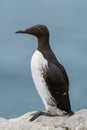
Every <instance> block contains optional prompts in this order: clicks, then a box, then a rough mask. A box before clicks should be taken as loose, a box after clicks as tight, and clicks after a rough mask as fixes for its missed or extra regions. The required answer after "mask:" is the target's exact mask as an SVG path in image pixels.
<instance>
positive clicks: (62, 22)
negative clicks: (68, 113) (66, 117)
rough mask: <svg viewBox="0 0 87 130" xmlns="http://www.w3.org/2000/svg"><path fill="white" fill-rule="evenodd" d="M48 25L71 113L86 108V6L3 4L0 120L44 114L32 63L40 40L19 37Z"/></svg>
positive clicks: (27, 1) (80, 1) (77, 0)
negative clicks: (62, 70)
mask: <svg viewBox="0 0 87 130" xmlns="http://www.w3.org/2000/svg"><path fill="white" fill-rule="evenodd" d="M35 24H45V25H46V26H48V28H49V31H50V44H51V47H52V49H53V51H54V52H55V54H56V56H57V58H58V60H59V61H60V62H61V64H63V66H64V67H65V69H66V71H67V73H68V76H69V80H70V100H71V105H72V109H73V110H74V111H77V110H79V109H82V108H87V101H86V99H87V0H51V1H50V0H43V1H41V0H7V1H6V0H0V117H5V118H14V117H18V116H20V115H22V114H24V113H26V112H29V111H36V110H44V109H45V108H44V105H43V103H42V101H41V99H40V97H39V95H38V93H37V91H36V89H35V86H34V83H33V80H32V77H31V71H30V60H31V57H32V54H33V53H34V51H35V49H36V48H37V39H36V38H35V37H33V36H28V35H22V34H20V35H17V34H15V32H16V31H17V30H20V29H25V28H27V27H30V26H32V25H35Z"/></svg>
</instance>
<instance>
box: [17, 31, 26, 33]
mask: <svg viewBox="0 0 87 130" xmlns="http://www.w3.org/2000/svg"><path fill="white" fill-rule="evenodd" d="M15 33H26V31H22V30H19V31H17V32H15Z"/></svg>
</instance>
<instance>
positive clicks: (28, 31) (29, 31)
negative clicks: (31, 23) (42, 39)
mask: <svg viewBox="0 0 87 130" xmlns="http://www.w3.org/2000/svg"><path fill="white" fill-rule="evenodd" d="M16 33H24V34H32V28H27V29H25V30H19V31H17V32H16Z"/></svg>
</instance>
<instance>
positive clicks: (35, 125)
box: [0, 109, 87, 130]
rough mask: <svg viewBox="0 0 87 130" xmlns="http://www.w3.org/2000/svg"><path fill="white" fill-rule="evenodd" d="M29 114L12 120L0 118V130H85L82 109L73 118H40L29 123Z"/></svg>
mask: <svg viewBox="0 0 87 130" xmlns="http://www.w3.org/2000/svg"><path fill="white" fill-rule="evenodd" d="M32 113H34V112H29V113H26V114H24V115H23V116H21V117H18V118H13V119H8V120H7V119H4V118H0V130H87V110H86V109H82V110H79V111H77V112H75V114H74V115H73V116H67V115H66V116H55V117H48V116H40V117H38V118H37V119H36V120H34V121H33V122H30V121H29V119H30V118H31V116H32V115H31V114H32Z"/></svg>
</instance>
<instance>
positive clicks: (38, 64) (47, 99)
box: [31, 50, 57, 112]
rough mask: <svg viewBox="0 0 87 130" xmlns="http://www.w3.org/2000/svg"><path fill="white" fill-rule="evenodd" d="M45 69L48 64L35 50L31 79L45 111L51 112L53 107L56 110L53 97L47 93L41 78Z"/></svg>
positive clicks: (45, 85)
mask: <svg viewBox="0 0 87 130" xmlns="http://www.w3.org/2000/svg"><path fill="white" fill-rule="evenodd" d="M45 68H48V62H47V60H46V59H45V58H44V56H43V55H42V53H41V52H40V51H38V50H36V51H35V53H34V54H33V56H32V59H31V73H32V78H33V80H34V84H35V86H36V89H37V91H38V93H39V95H40V97H41V99H42V101H43V103H44V104H45V107H46V110H48V111H53V110H51V109H53V108H52V107H54V106H55V109H57V108H56V104H55V101H54V99H53V97H52V96H51V94H50V92H49V91H48V87H47V84H46V82H45V80H44V78H43V70H44V69H45ZM50 104H53V105H54V106H51V105H50ZM55 109H54V110H55ZM55 112H56V110H55Z"/></svg>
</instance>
